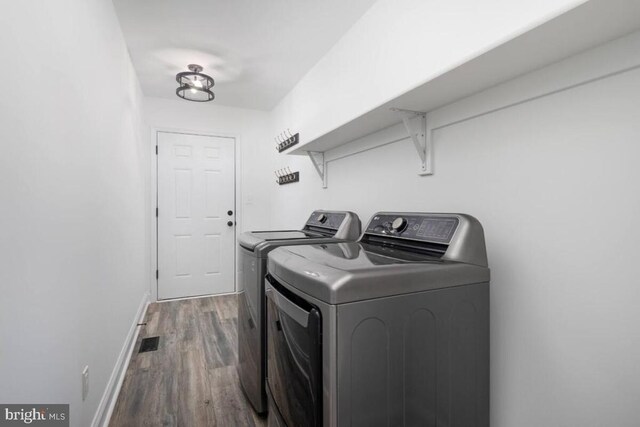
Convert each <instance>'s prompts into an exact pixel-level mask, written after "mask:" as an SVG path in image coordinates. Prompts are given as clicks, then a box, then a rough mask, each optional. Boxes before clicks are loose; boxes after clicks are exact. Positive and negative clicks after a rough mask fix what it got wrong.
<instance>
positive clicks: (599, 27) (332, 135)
mask: <svg viewBox="0 0 640 427" xmlns="http://www.w3.org/2000/svg"><path fill="white" fill-rule="evenodd" d="M638 30H640V0H591V1H588V2H587V3H584V4H582V5H580V6H578V7H576V8H574V9H572V10H570V11H568V12H566V13H564V14H562V15H560V16H558V17H556V18H554V19H552V20H550V21H548V22H546V23H544V24H542V25H540V26H538V27H536V28H533V29H532V30H530V31H528V32H526V33H524V34H522V35H520V36H518V37H515V38H513V39H512V40H509V41H507V42H505V43H503V44H501V45H499V46H497V47H495V48H493V49H491V50H489V51H487V52H485V53H483V54H481V55H479V56H477V57H476V58H474V59H471V60H469V61H467V62H465V63H463V64H460V65H459V66H457V67H454V68H452V69H450V70H448V71H446V72H444V73H442V74H440V75H439V76H438V77H435V78H433V79H431V80H429V81H427V82H425V83H423V84H421V85H420V86H418V87H416V88H414V89H412V90H409V91H408V92H406V93H404V94H401V95H399V96H398V97H397V98H395V99H393V100H391V101H389V102H386V103H384V104H382V105H379V106H377V107H376V108H374V109H372V110H370V111H368V112H365V113H364V114H362V115H360V116H358V117H355V118H353V119H352V120H350V121H349V122H347V123H344V124H342V125H341V126H339V127H337V128H335V129H332V130H329V131H328V132H326V133H324V134H321V135H317V136H312V137H311V138H310V139H308V140H306V141H305V140H304V139H302V140H301V142H300V144H299V145H297V146H295V147H293V148H292V149H291V150H289V151H288V152H287V154H295V155H307V154H308V153H309V152H317V153H323V152H326V151H328V150H331V149H332V148H336V147H339V146H341V145H344V144H347V143H349V142H351V141H354V140H356V139H358V138H362V137H363V136H366V135H369V134H371V133H374V132H377V131H380V130H382V129H385V128H387V127H389V126H392V125H394V124H397V123H400V122H401V121H402V119H401V117H400V116H399V115H398V114H397V112H396V111H394V109H396V110H397V109H401V110H413V111H420V112H429V111H432V110H435V109H437V108H439V107H442V106H444V105H447V104H450V103H452V102H455V101H457V100H460V99H463V98H466V97H468V96H470V95H473V94H475V93H477V92H480V91H483V90H485V89H488V88H490V87H493V86H496V85H498V84H500V83H503V82H506V81H508V80H511V79H513V78H515V77H518V76H521V75H523V74H526V73H528V72H531V71H534V70H537V69H540V68H542V67H545V66H547V65H550V64H553V63H555V62H557V61H560V60H562V59H564V58H567V57H569V56H572V55H575V54H578V53H580V52H583V51H585V50H588V49H591V48H594V47H596V46H599V45H601V44H604V43H607V42H609V41H612V40H615V39H617V38H619V37H622V36H624V35H627V34H630V33H632V32H635V31H638ZM630 54H638V52H630ZM323 174H324V171H323ZM323 178H324V180H326V177H323ZM325 185H326V184H325Z"/></svg>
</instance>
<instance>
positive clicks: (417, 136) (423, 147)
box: [391, 108, 433, 175]
mask: <svg viewBox="0 0 640 427" xmlns="http://www.w3.org/2000/svg"><path fill="white" fill-rule="evenodd" d="M391 111H394V112H396V113H398V114H399V115H400V118H401V119H402V123H403V124H404V127H405V129H406V130H407V133H408V134H409V137H411V140H412V141H413V145H414V146H415V148H416V151H417V152H418V156H419V157H420V162H421V168H420V172H418V175H433V144H432V143H431V130H430V129H427V113H425V112H422V111H412V110H403V109H400V108H392V109H391Z"/></svg>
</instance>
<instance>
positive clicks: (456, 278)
mask: <svg viewBox="0 0 640 427" xmlns="http://www.w3.org/2000/svg"><path fill="white" fill-rule="evenodd" d="M386 251H387V252H385V250H381V249H380V248H375V247H373V246H370V245H367V244H361V243H326V244H316V245H302V246H283V247H280V248H277V249H275V250H273V251H271V252H270V253H269V264H268V270H269V273H270V274H271V275H272V276H274V278H275V279H276V280H278V281H281V282H284V283H285V284H287V285H289V286H292V287H294V288H296V289H299V290H300V291H302V292H304V293H306V294H308V295H310V296H312V297H315V298H317V299H319V300H321V301H325V302H327V303H329V304H342V303H347V302H354V301H362V300H366V299H371V298H382V297H387V296H392V295H400V294H406V293H412V292H420V291H427V290H433V289H440V288H448V287H452V286H461V285H468V284H473V283H482V282H487V281H489V269H488V268H487V267H484V266H479V265H473V264H467V263H462V262H456V261H449V260H444V259H442V258H440V257H435V256H430V255H423V254H416V253H411V252H407V251H401V250H396V249H386Z"/></svg>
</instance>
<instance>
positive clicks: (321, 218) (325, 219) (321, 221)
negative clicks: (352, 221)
mask: <svg viewBox="0 0 640 427" xmlns="http://www.w3.org/2000/svg"><path fill="white" fill-rule="evenodd" d="M318 221H320V223H321V224H324V223H325V222H327V216H326V215H325V214H320V215H319V216H318Z"/></svg>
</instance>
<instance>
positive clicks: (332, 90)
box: [274, 0, 585, 141]
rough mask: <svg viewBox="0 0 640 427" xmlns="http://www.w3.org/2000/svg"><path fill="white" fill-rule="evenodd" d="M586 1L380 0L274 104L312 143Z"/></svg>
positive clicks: (285, 122)
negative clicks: (313, 140)
mask: <svg viewBox="0 0 640 427" xmlns="http://www.w3.org/2000/svg"><path fill="white" fill-rule="evenodd" d="M584 2H585V0H519V1H511V0H483V1H475V0H455V1H451V0H379V1H377V2H376V3H375V4H374V5H373V6H371V8H370V9H369V10H368V11H367V12H366V13H365V14H364V15H363V16H362V18H360V19H359V20H358V21H357V22H356V23H355V25H354V26H353V27H352V28H351V29H350V30H349V31H348V32H347V33H346V34H345V35H344V36H343V37H342V38H341V39H340V41H339V42H338V43H336V45H335V46H334V47H333V48H332V49H331V50H330V51H329V52H328V53H327V54H326V55H325V56H324V57H323V58H322V59H320V61H318V63H317V64H316V65H315V66H314V67H313V68H312V69H311V70H310V71H309V72H308V73H307V74H306V75H305V76H304V77H303V78H302V79H301V80H300V82H299V83H298V84H297V85H296V86H295V87H294V88H293V90H291V91H290V92H289V94H288V95H287V96H286V97H285V98H284V99H283V100H282V101H281V102H280V103H279V104H278V106H277V107H276V109H275V115H274V120H275V125H276V129H278V131H280V132H281V131H282V130H283V129H286V128H287V127H290V128H291V130H292V131H293V130H294V129H295V130H296V131H297V130H301V131H302V132H303V137H304V138H305V141H309V140H312V139H314V138H316V137H318V136H320V135H322V134H324V133H325V132H327V131H329V130H332V129H334V128H336V127H338V126H340V125H342V124H344V123H346V122H348V121H350V120H352V119H354V118H356V117H358V116H360V115H362V114H364V113H366V112H367V111H369V110H371V109H373V108H374V107H378V106H379V105H382V104H384V103H385V102H387V101H389V100H390V99H392V98H395V97H396V96H398V95H399V94H401V93H404V92H406V91H408V90H410V89H413V88H415V87H417V86H419V85H420V84H422V83H424V82H426V81H429V80H431V79H433V78H434V77H436V76H438V75H440V74H441V73H443V72H445V71H448V70H450V69H452V68H454V67H455V66H457V65H459V64H461V63H464V62H466V61H468V60H469V59H471V58H474V57H476V56H478V55H480V54H481V53H483V52H486V51H487V50H490V49H491V48H493V47H495V46H497V45H499V44H501V43H503V42H505V41H507V40H510V39H512V38H514V37H516V36H517V35H520V34H522V33H523V32H526V31H527V30H529V29H531V28H533V27H535V26H537V25H539V24H541V23H543V22H546V21H547V20H549V19H551V18H553V17H555V16H557V15H560V14H561V13H563V12H565V11H567V10H569V9H571V8H573V7H575V6H577V5H579V4H581V3H584Z"/></svg>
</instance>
